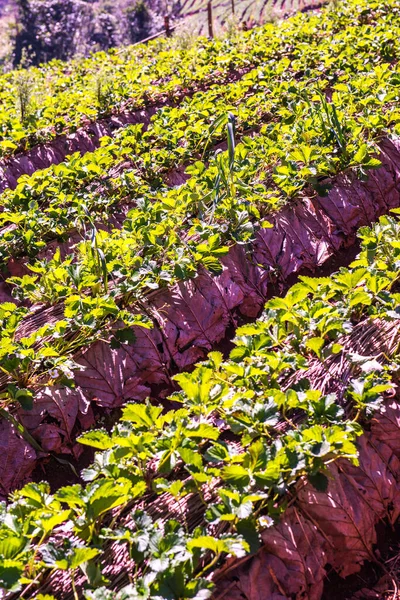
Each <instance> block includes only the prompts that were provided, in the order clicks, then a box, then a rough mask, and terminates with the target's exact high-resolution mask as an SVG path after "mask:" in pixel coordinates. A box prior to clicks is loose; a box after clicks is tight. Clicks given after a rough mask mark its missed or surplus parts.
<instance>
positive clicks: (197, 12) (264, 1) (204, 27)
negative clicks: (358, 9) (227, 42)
mask: <svg viewBox="0 0 400 600" xmlns="http://www.w3.org/2000/svg"><path fill="white" fill-rule="evenodd" d="M320 5H321V3H320V2H317V1H316V0H239V1H238V0H233V2H232V0H214V1H213V2H212V21H213V29H214V30H215V31H218V30H220V29H221V28H222V27H223V26H224V25H225V26H226V24H227V22H229V20H230V19H231V20H232V17H233V15H234V17H233V18H234V20H236V21H237V23H239V24H241V23H244V24H249V25H250V26H252V27H254V25H259V24H261V23H265V22H267V21H269V20H274V19H279V18H282V17H283V16H288V15H291V14H294V13H296V12H297V11H299V10H303V11H304V10H312V9H313V8H317V7H319V6H320ZM233 11H234V12H233ZM177 17H178V18H180V19H182V20H183V23H184V27H185V28H186V29H187V30H190V31H192V32H193V31H194V32H196V33H197V34H198V35H204V36H206V35H208V15H207V3H206V2H204V0H185V1H183V2H181V3H180V5H179V10H178V12H177Z"/></svg>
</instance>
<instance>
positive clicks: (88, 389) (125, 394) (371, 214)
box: [0, 140, 400, 497]
mask: <svg viewBox="0 0 400 600" xmlns="http://www.w3.org/2000/svg"><path fill="white" fill-rule="evenodd" d="M380 158H381V161H382V167H381V168H380V169H378V170H376V171H372V172H370V175H369V178H368V181H367V182H362V181H359V180H358V179H357V178H356V177H355V175H354V174H353V173H351V172H349V173H345V174H343V175H341V176H339V177H338V178H337V180H336V181H335V182H334V185H333V188H332V190H331V191H330V193H329V195H328V196H327V197H324V198H320V197H318V196H314V197H312V198H309V199H307V198H306V199H302V200H301V201H298V202H292V203H291V204H290V205H288V206H286V207H285V208H284V209H282V210H281V211H280V212H279V213H277V214H276V215H274V216H273V217H271V219H270V221H271V223H273V228H272V229H262V230H261V231H260V232H259V233H258V234H257V236H256V239H255V241H254V243H253V244H252V245H251V247H248V248H245V247H243V246H235V247H233V248H232V249H231V251H230V252H229V254H228V255H227V256H226V257H224V259H223V271H222V273H221V274H220V275H218V276H212V275H210V274H209V273H208V272H206V271H200V272H199V275H198V277H197V278H195V279H192V280H190V281H184V282H181V283H180V284H177V285H175V286H173V287H171V288H165V289H161V290H157V291H156V292H152V293H151V294H150V295H149V296H148V298H147V301H146V305H145V306H143V307H142V309H143V308H144V309H145V310H146V311H147V312H148V314H149V315H151V317H152V319H153V323H154V327H153V329H152V330H146V329H143V328H135V335H136V341H135V342H134V343H133V344H130V345H124V346H123V347H121V348H119V349H112V348H111V347H110V345H109V344H108V343H106V342H103V341H99V342H96V343H95V344H94V345H92V346H91V347H89V348H87V349H85V350H84V351H83V352H82V353H81V355H80V356H78V357H77V360H78V362H79V363H80V364H81V365H82V367H83V370H82V371H80V372H77V373H76V377H75V381H76V389H74V390H71V389H68V388H65V387H51V388H48V389H46V390H44V391H42V392H40V393H39V394H38V396H37V398H36V401H35V404H34V408H33V410H31V411H23V410H20V411H19V412H18V418H19V419H20V420H21V422H22V423H23V425H24V426H25V427H26V428H27V430H28V431H29V432H30V433H31V434H32V435H33V436H34V437H35V439H36V440H37V441H38V442H39V443H40V445H41V446H42V448H43V449H44V450H45V452H46V453H49V452H54V453H57V454H60V453H63V454H71V455H72V456H78V455H79V452H80V451H81V447H80V446H79V445H78V444H76V442H75V440H76V437H77V435H78V434H79V433H80V431H82V430H84V429H86V428H88V427H90V426H92V425H93V423H94V421H95V418H94V411H93V409H94V408H97V407H99V408H100V409H101V410H106V411H109V410H112V409H115V408H117V407H119V406H122V405H123V404H124V403H125V402H127V401H128V400H143V399H144V398H146V397H147V396H151V395H152V390H155V389H157V390H159V389H160V388H162V387H165V388H168V389H170V385H171V376H172V375H173V374H174V373H176V372H177V371H181V370H184V369H188V368H189V367H190V366H191V365H193V364H194V363H195V362H196V361H198V360H200V359H202V358H203V357H204V356H205V355H206V353H207V352H208V351H210V350H211V349H212V348H213V347H214V346H215V344H217V343H218V342H220V341H221V340H223V339H224V338H225V336H226V332H227V331H228V330H229V329H231V328H232V326H233V327H235V325H236V322H237V318H238V317H240V318H242V317H244V318H250V319H254V318H255V317H257V315H258V314H259V313H260V311H261V309H262V307H263V304H264V301H265V299H266V297H267V295H268V294H269V293H270V291H271V288H272V289H273V290H274V292H275V291H276V290H278V291H279V288H280V287H282V288H284V287H285V285H286V283H287V282H288V281H289V280H292V279H293V277H294V276H295V275H296V274H298V273H301V272H305V271H306V272H314V271H315V270H316V269H318V268H319V267H320V266H321V265H323V264H324V263H326V261H328V259H329V258H330V257H331V256H334V255H335V254H336V253H337V252H338V251H339V250H340V249H341V248H345V247H350V246H351V245H352V244H354V240H355V232H356V230H357V229H358V228H359V227H360V226H362V225H367V224H369V223H371V222H372V221H374V220H376V219H377V217H378V216H379V215H381V214H385V213H387V212H388V211H389V210H390V208H393V207H398V206H400V142H399V141H389V140H384V141H383V142H382V143H381V155H380ZM62 314H63V312H62V307H61V306H56V307H51V308H43V307H42V306H38V307H36V308H34V309H33V311H32V314H31V315H30V316H28V317H27V319H26V320H25V322H24V323H23V326H22V327H21V331H20V333H21V334H24V335H26V334H27V333H29V331H31V330H32V329H34V328H36V327H37V326H40V325H41V324H44V323H46V322H52V321H56V320H58V319H59V318H62ZM4 383H5V382H4V381H0V385H2V384H4ZM0 451H1V452H2V456H3V457H4V460H3V461H2V462H1V464H0V495H1V496H3V497H5V496H7V494H8V493H9V492H10V491H11V490H12V489H15V487H17V486H20V485H22V484H23V483H24V482H26V481H27V480H28V479H29V477H30V475H31V473H32V470H33V469H34V467H35V465H36V464H37V460H38V459H39V458H41V456H40V455H39V454H38V453H37V451H36V450H34V449H33V448H32V447H31V446H30V445H29V444H28V443H27V442H26V441H25V440H24V439H22V438H21V437H20V435H19V434H17V433H16V432H15V431H14V429H13V427H12V425H10V424H9V423H8V422H5V421H2V422H0Z"/></svg>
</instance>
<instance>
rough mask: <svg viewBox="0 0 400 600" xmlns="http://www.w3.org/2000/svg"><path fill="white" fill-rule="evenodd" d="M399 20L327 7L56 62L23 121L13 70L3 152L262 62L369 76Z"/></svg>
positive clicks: (392, 41) (388, 51)
mask: <svg viewBox="0 0 400 600" xmlns="http://www.w3.org/2000/svg"><path fill="white" fill-rule="evenodd" d="M397 21H398V7H397V5H396V3H395V1H394V0H391V1H389V2H387V3H384V4H382V3H378V2H371V1H369V2H367V1H366V0H363V2H361V3H358V4H357V3H348V4H347V6H346V7H345V8H341V9H337V8H334V9H332V10H331V9H325V10H324V11H323V14H322V15H302V14H300V15H298V16H296V17H294V18H292V19H290V20H288V21H284V22H282V23H281V24H279V25H278V26H274V25H271V24H269V25H266V26H265V27H263V28H260V29H256V30H253V31H251V32H248V33H243V35H242V36H238V37H236V38H235V39H222V40H213V41H207V40H205V39H204V38H200V39H199V40H198V41H197V42H196V43H195V44H194V45H193V47H191V48H189V49H188V48H179V46H177V45H176V43H175V42H174V41H173V40H156V41H154V42H152V43H150V44H148V45H146V46H136V47H130V48H129V47H128V48H126V49H121V50H113V51H110V52H108V53H106V52H99V53H96V54H94V55H93V56H92V57H90V58H87V59H75V60H74V61H71V62H70V63H63V62H60V61H52V62H51V63H49V64H48V65H46V66H41V67H38V68H31V69H29V71H28V73H29V77H30V88H31V93H30V102H29V107H27V108H28V110H26V111H25V112H24V115H23V117H24V118H23V119H21V113H20V110H19V108H18V106H17V104H18V103H16V102H15V99H16V97H17V96H18V81H19V78H20V72H19V71H12V72H10V73H8V74H6V75H3V76H2V77H0V132H1V135H2V138H3V139H2V140H1V141H0V154H2V155H4V156H6V155H8V154H11V153H13V152H15V151H16V150H24V149H26V148H28V147H30V146H32V145H34V144H36V143H38V142H43V141H45V140H50V139H52V138H53V137H54V136H56V135H58V134H60V133H62V132H66V131H74V130H75V129H76V128H77V127H79V126H80V125H84V124H85V123H87V122H88V120H89V121H92V120H95V119H97V118H98V117H99V116H104V115H105V114H109V113H111V112H116V113H118V112H121V111H124V110H126V109H129V110H134V109H136V108H143V107H144V106H146V105H148V104H153V103H157V102H159V101H160V100H163V99H164V100H167V99H168V100H169V101H174V99H175V98H176V97H177V96H180V95H181V94H182V93H183V92H188V91H195V90H197V89H199V87H202V86H204V85H207V86H209V82H210V81H211V82H213V84H214V83H215V84H218V82H221V81H222V82H225V81H226V80H227V79H229V75H230V74H231V73H232V72H237V71H238V70H240V69H246V70H248V69H251V68H255V67H257V66H258V65H261V64H262V65H265V66H266V67H268V66H269V65H270V66H271V67H272V66H273V62H274V61H277V60H280V59H285V60H286V64H287V65H288V66H289V65H291V63H292V62H293V63H294V64H293V66H294V67H295V66H296V65H297V69H295V73H296V79H298V78H299V77H302V76H303V75H306V76H307V74H308V73H309V74H310V75H311V70H315V69H317V72H318V69H319V70H320V71H322V72H323V71H324V70H327V71H328V70H329V69H334V68H335V67H336V68H337V71H336V72H337V75H336V77H340V70H341V69H343V68H344V70H345V71H346V64H347V58H351V59H352V60H357V61H358V67H359V70H360V72H361V73H363V72H364V70H365V67H364V63H363V61H364V60H367V64H368V63H369V61H370V60H371V57H372V55H373V54H376V56H377V62H379V61H380V59H381V57H382V56H384V57H385V59H386V60H387V61H388V62H390V61H391V60H392V59H393V58H394V57H395V56H396V53H397V47H398V36H397V34H396V23H397ZM349 38H351V40H350V39H349ZM330 46H331V47H330ZM320 50H321V54H320ZM325 53H327V57H326V58H325V57H324V54H325ZM321 74H323V73H319V75H320V76H321ZM99 80H100V81H101V84H102V88H103V94H102V98H101V101H99V96H98V93H97V92H98V83H99Z"/></svg>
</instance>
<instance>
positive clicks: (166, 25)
mask: <svg viewBox="0 0 400 600" xmlns="http://www.w3.org/2000/svg"><path fill="white" fill-rule="evenodd" d="M164 29H165V35H166V36H167V37H171V27H170V24H169V15H165V17H164Z"/></svg>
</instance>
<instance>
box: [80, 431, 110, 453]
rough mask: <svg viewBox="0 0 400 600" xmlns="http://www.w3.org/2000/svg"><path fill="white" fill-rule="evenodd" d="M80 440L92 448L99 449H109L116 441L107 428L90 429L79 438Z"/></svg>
mask: <svg viewBox="0 0 400 600" xmlns="http://www.w3.org/2000/svg"><path fill="white" fill-rule="evenodd" d="M78 442H79V443H80V444H83V445H85V446H91V447H92V448H98V449H99V450H108V449H109V448H112V447H113V445H114V443H113V441H112V438H111V437H110V435H109V434H108V433H107V431H105V430H101V429H96V430H94V431H88V432H87V433H84V434H83V435H81V436H80V437H79V438H78Z"/></svg>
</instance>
